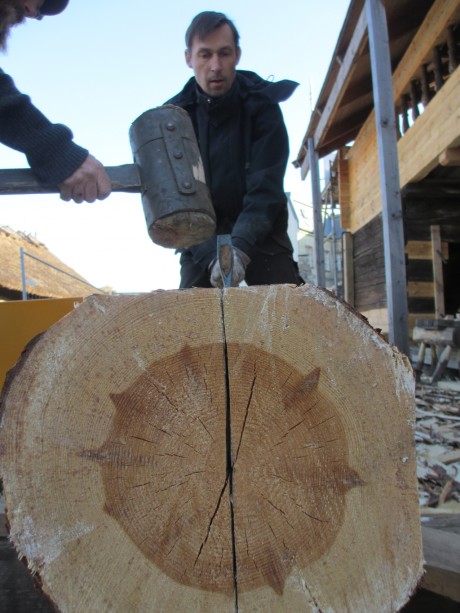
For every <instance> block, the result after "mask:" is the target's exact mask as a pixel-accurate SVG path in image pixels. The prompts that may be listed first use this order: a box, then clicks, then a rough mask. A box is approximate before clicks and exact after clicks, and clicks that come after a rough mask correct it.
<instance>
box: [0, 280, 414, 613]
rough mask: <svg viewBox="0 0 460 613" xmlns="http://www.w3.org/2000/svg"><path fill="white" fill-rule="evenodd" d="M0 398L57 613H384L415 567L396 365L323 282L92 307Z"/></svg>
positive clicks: (405, 392) (101, 301)
mask: <svg viewBox="0 0 460 613" xmlns="http://www.w3.org/2000/svg"><path fill="white" fill-rule="evenodd" d="M318 322H321V326H319V325H318ZM1 407H2V419H1V428H0V461H1V466H0V468H1V476H2V479H3V482H4V490H5V496H6V504H7V515H8V521H9V525H10V528H11V534H10V537H11V539H12V541H13V543H14V544H15V546H16V548H17V550H18V552H19V555H20V556H21V557H24V558H25V559H26V561H27V564H28V566H29V568H30V570H31V571H32V572H33V573H36V574H38V575H39V577H40V584H41V586H42V589H43V590H44V592H45V593H46V594H47V595H48V597H49V598H50V599H51V601H52V602H53V603H54V604H55V605H56V608H57V609H58V610H62V611H72V613H74V612H83V611H84V612H86V611H120V612H121V611H133V612H139V613H140V612H142V613H144V612H149V611H162V612H173V611H179V610H187V611H229V612H230V611H239V612H244V611H256V610H258V611H262V610H263V611H265V610H267V611H294V612H295V611H312V612H313V611H325V610H331V611H343V610H352V611H358V612H359V611H362V612H364V611H369V610H379V611H396V610H398V609H399V608H400V607H402V606H403V604H404V603H405V602H406V601H407V600H408V598H409V597H410V595H411V593H412V591H413V590H414V589H415V587H416V585H417V582H418V580H419V578H420V576H421V573H422V551H421V534H420V524H419V515H418V496H417V481H416V475H415V448H414V444H413V429H414V380H413V374H412V370H411V368H410V365H409V363H408V361H407V359H406V358H405V357H404V356H403V355H402V354H400V353H399V352H398V350H397V349H395V348H394V347H391V346H390V345H388V344H387V343H386V342H385V341H384V340H383V339H382V338H381V337H380V336H379V335H378V334H377V333H376V332H375V331H374V330H373V329H372V328H371V327H370V326H369V325H368V324H367V322H366V321H365V320H364V319H362V318H361V317H360V316H359V315H358V314H356V313H355V312H353V311H352V310H351V309H350V308H349V307H348V306H347V305H345V304H344V303H342V302H341V301H339V300H338V299H337V298H336V297H334V296H332V295H331V294H329V293H328V292H327V291H325V290H321V289H319V288H316V287H313V286H303V287H300V288H293V287H290V286H271V287H254V288H244V289H243V288H231V289H225V290H217V289H216V290H207V289H193V290H186V291H168V292H154V293H152V294H147V295H139V296H93V297H91V298H89V299H87V300H86V301H85V302H84V303H83V304H82V305H80V306H79V307H78V308H77V309H76V310H75V311H74V312H72V313H71V314H69V315H68V316H66V317H65V318H63V319H62V320H61V321H59V322H58V323H57V324H55V325H54V326H52V327H51V328H50V329H49V330H48V331H47V332H45V333H44V334H43V335H42V336H41V337H38V338H37V339H36V340H35V341H34V342H33V343H31V344H30V345H29V346H28V347H27V349H26V351H25V353H24V355H23V357H22V358H21V360H20V362H19V363H18V364H17V365H16V367H15V368H14V369H13V370H12V371H11V372H10V374H9V376H8V380H7V383H6V385H5V388H4V394H3V399H2V405H1Z"/></svg>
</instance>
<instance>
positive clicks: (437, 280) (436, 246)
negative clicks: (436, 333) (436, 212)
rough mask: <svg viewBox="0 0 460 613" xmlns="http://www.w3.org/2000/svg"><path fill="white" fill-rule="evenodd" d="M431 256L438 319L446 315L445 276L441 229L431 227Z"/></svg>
mask: <svg viewBox="0 0 460 613" xmlns="http://www.w3.org/2000/svg"><path fill="white" fill-rule="evenodd" d="M430 230H431V254H432V258H433V283H434V305H435V316H436V319H440V318H441V317H443V316H444V315H445V310H446V308H445V304H444V276H443V271H442V245H441V228H440V227H439V226H431V227H430Z"/></svg>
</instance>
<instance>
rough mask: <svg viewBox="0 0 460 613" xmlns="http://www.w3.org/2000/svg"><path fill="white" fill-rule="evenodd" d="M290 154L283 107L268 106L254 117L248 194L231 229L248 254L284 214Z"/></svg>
mask: <svg viewBox="0 0 460 613" xmlns="http://www.w3.org/2000/svg"><path fill="white" fill-rule="evenodd" d="M288 156H289V141H288V135H287V130H286V126H285V124H284V120H283V116H282V113H281V110H280V108H279V106H278V105H274V104H272V105H269V106H267V107H266V108H265V109H263V110H262V111H261V112H260V113H258V114H257V115H256V116H254V118H253V124H252V142H251V148H250V160H248V162H249V168H248V170H247V175H246V194H245V196H244V199H243V208H242V211H241V213H240V214H239V216H238V219H237V220H236V223H235V225H234V227H233V231H232V241H233V244H234V245H235V246H236V247H238V248H239V249H241V250H242V251H243V252H244V253H246V254H248V255H249V256H251V251H252V248H253V247H254V245H255V243H256V242H261V241H263V240H264V239H265V238H266V237H267V236H268V235H269V234H270V233H271V232H273V230H274V227H275V225H276V223H277V222H278V223H279V220H280V217H281V218H282V217H283V216H284V215H285V212H286V195H285V193H284V186H283V182H284V174H285V172H286V166H287V162H288ZM279 229H281V228H279Z"/></svg>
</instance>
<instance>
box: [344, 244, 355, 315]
mask: <svg viewBox="0 0 460 613" xmlns="http://www.w3.org/2000/svg"><path fill="white" fill-rule="evenodd" d="M342 240H343V285H344V294H345V300H346V301H347V302H348V304H351V305H352V306H354V304H355V287H354V286H355V283H354V267H353V235H352V234H351V232H344V233H343V235H342Z"/></svg>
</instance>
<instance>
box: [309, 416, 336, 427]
mask: <svg viewBox="0 0 460 613" xmlns="http://www.w3.org/2000/svg"><path fill="white" fill-rule="evenodd" d="M331 419H334V415H331V416H330V417H327V418H326V419H323V421H319V422H318V423H317V424H315V425H314V426H311V428H308V429H309V430H313V428H317V427H318V426H321V425H322V424H325V423H326V422H327V421H330V420H331Z"/></svg>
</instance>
